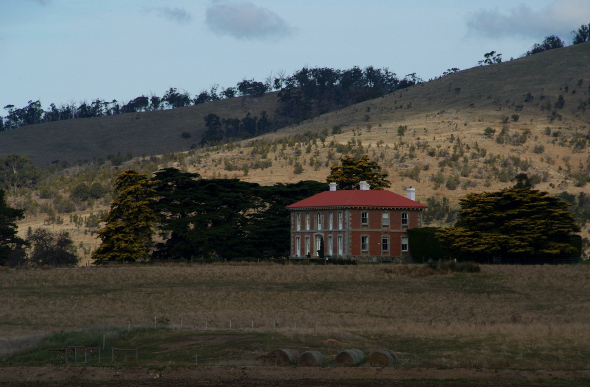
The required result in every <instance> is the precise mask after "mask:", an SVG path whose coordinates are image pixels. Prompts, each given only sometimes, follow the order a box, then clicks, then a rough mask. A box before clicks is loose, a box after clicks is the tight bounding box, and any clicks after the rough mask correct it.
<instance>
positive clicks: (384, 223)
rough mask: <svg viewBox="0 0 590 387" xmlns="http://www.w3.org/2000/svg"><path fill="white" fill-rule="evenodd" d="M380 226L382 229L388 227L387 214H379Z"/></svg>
mask: <svg viewBox="0 0 590 387" xmlns="http://www.w3.org/2000/svg"><path fill="white" fill-rule="evenodd" d="M381 224H382V225H383V227H389V212H384V213H382V214H381Z"/></svg>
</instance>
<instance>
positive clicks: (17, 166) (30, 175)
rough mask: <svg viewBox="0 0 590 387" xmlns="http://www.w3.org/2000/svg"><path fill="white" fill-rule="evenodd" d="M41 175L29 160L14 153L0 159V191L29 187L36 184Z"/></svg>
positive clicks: (14, 191) (14, 192)
mask: <svg viewBox="0 0 590 387" xmlns="http://www.w3.org/2000/svg"><path fill="white" fill-rule="evenodd" d="M40 176H41V173H40V172H39V170H38V169H37V167H35V166H34V165H33V162H32V161H31V159H29V158H28V157H25V156H20V155H17V154H15V153H13V154H10V155H8V156H6V157H5V158H0V189H8V188H12V189H13V194H16V190H17V188H20V187H30V186H34V185H35V184H36V183H37V180H38V179H39V177H40Z"/></svg>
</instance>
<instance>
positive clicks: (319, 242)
mask: <svg viewBox="0 0 590 387" xmlns="http://www.w3.org/2000/svg"><path fill="white" fill-rule="evenodd" d="M322 239H323V238H322V237H321V236H320V235H318V236H316V237H315V254H314V255H317V256H318V257H319V256H320V250H321V249H322Z"/></svg>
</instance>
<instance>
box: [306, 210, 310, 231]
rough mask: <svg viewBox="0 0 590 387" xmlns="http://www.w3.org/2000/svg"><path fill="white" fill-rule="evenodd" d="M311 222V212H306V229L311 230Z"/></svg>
mask: <svg viewBox="0 0 590 387" xmlns="http://www.w3.org/2000/svg"><path fill="white" fill-rule="evenodd" d="M310 223H311V221H310V215H309V212H306V213H305V229H306V230H309V228H310Z"/></svg>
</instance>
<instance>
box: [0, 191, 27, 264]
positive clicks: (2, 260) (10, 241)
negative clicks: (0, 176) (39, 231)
mask: <svg viewBox="0 0 590 387" xmlns="http://www.w3.org/2000/svg"><path fill="white" fill-rule="evenodd" d="M5 194H6V192H5V191H4V190H2V189H0V265H6V264H7V263H8V261H9V259H10V256H11V254H12V253H13V252H14V251H15V250H17V249H19V248H22V247H24V246H27V242H26V241H25V240H24V239H22V238H21V237H19V236H18V235H17V229H18V226H17V225H16V221H17V220H19V219H22V218H24V211H23V210H17V209H14V208H10V207H9V206H8V204H7V203H6V199H5Z"/></svg>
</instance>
